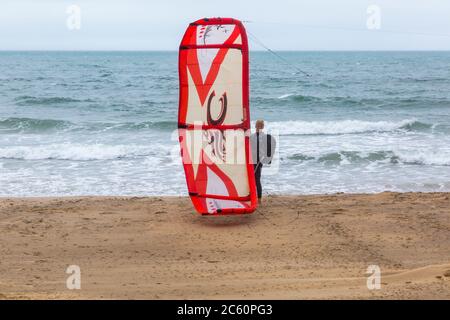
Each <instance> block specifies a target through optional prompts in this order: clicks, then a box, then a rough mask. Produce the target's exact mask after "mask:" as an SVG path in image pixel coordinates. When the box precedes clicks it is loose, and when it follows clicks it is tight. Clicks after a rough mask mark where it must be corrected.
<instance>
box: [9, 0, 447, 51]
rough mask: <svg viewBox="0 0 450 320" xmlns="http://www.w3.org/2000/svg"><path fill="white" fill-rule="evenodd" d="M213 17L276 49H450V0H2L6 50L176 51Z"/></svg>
mask: <svg viewBox="0 0 450 320" xmlns="http://www.w3.org/2000/svg"><path fill="white" fill-rule="evenodd" d="M70 5H77V6H78V7H79V8H80V9H81V14H80V22H81V24H80V26H81V29H79V30H78V29H76V28H75V29H74V30H70V29H69V28H68V26H67V22H68V19H69V24H70V25H71V26H72V27H73V26H76V21H77V20H76V19H75V20H74V18H73V17H74V16H73V15H71V14H68V13H67V8H68V7H69V6H70ZM371 5H376V6H377V7H375V11H373V9H372V11H370V10H369V11H370V13H368V12H367V10H368V8H369V6H371ZM376 8H379V11H377V10H378V9H376ZM378 13H379V19H378ZM214 16H221V17H234V18H237V19H241V20H246V21H251V22H249V23H246V28H247V30H248V31H250V32H251V33H252V34H253V35H255V36H256V37H257V38H259V40H261V41H262V42H264V43H265V44H266V45H268V46H269V47H271V48H272V49H276V50H450V1H449V0H371V1H367V0H340V1H337V0H309V1H301V0H271V1H265V0H221V1H218V0H190V1H189V0H160V1H154V0H71V1H67V0H0V39H1V41H0V50H177V48H178V45H179V42H180V40H181V37H182V35H183V33H184V31H185V29H186V26H187V24H188V23H189V22H191V21H194V20H197V19H199V18H203V17H214ZM374 19H375V20H374ZM368 20H369V26H371V28H378V27H379V28H380V29H375V30H369V29H368V27H367V24H368ZM74 22H75V24H74ZM378 22H379V23H378ZM251 45H252V49H261V48H260V47H258V46H257V45H256V44H255V43H254V42H253V43H251Z"/></svg>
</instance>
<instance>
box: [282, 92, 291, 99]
mask: <svg viewBox="0 0 450 320" xmlns="http://www.w3.org/2000/svg"><path fill="white" fill-rule="evenodd" d="M293 95H294V94H293V93H287V94H283V95H281V96H279V97H278V99H286V98H289V97H292V96H293Z"/></svg>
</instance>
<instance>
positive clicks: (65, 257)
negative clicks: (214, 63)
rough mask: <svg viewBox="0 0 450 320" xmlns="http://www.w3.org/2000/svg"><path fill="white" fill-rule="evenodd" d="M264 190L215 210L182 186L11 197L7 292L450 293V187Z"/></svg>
mask: <svg viewBox="0 0 450 320" xmlns="http://www.w3.org/2000/svg"><path fill="white" fill-rule="evenodd" d="M264 200H265V201H264V202H263V206H262V207H260V208H259V209H258V210H257V211H256V212H255V213H253V214H251V215H245V216H226V217H208V216H200V215H199V214H197V213H196V212H194V209H193V207H192V205H191V202H190V200H189V198H188V197H179V196H160V197H157V196H156V197H142V196H85V197H79V196H65V197H24V198H22V197H0V242H1V243H2V246H1V247H0V256H1V257H2V259H1V260H0V275H1V276H0V299H114V298H118V299H221V298H223V299H241V298H243V299H260V298H263V299H313V298H324V299H370V298H377V299H384V298H389V299H433V298H438V299H450V236H449V234H450V193H448V192H408V193H395V192H383V193H376V194H347V193H344V194H341V193H338V194H328V195H286V196H281V195H271V196H268V197H266V198H265V199H264ZM69 265H79V266H80V268H81V290H68V289H67V288H66V280H67V277H68V276H69V275H68V274H66V269H67V267H68V266H69ZM369 265H378V266H379V267H380V269H381V289H380V290H368V288H367V285H366V282H367V275H366V271H367V267H368V266H369Z"/></svg>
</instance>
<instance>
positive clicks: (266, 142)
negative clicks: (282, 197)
mask: <svg viewBox="0 0 450 320" xmlns="http://www.w3.org/2000/svg"><path fill="white" fill-rule="evenodd" d="M255 129H256V133H254V134H252V135H251V136H250V144H251V148H252V160H253V167H254V170H255V180H256V190H257V192H258V203H259V204H261V197H262V186H261V170H262V167H263V165H264V164H267V165H269V164H271V163H272V158H273V155H274V154H275V147H276V141H275V139H274V138H273V137H272V136H271V135H270V134H265V133H264V132H263V130H264V120H257V121H256V124H255Z"/></svg>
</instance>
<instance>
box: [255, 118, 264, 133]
mask: <svg viewBox="0 0 450 320" xmlns="http://www.w3.org/2000/svg"><path fill="white" fill-rule="evenodd" d="M255 128H256V131H257V132H258V131H262V130H263V129H264V120H256V123H255Z"/></svg>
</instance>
